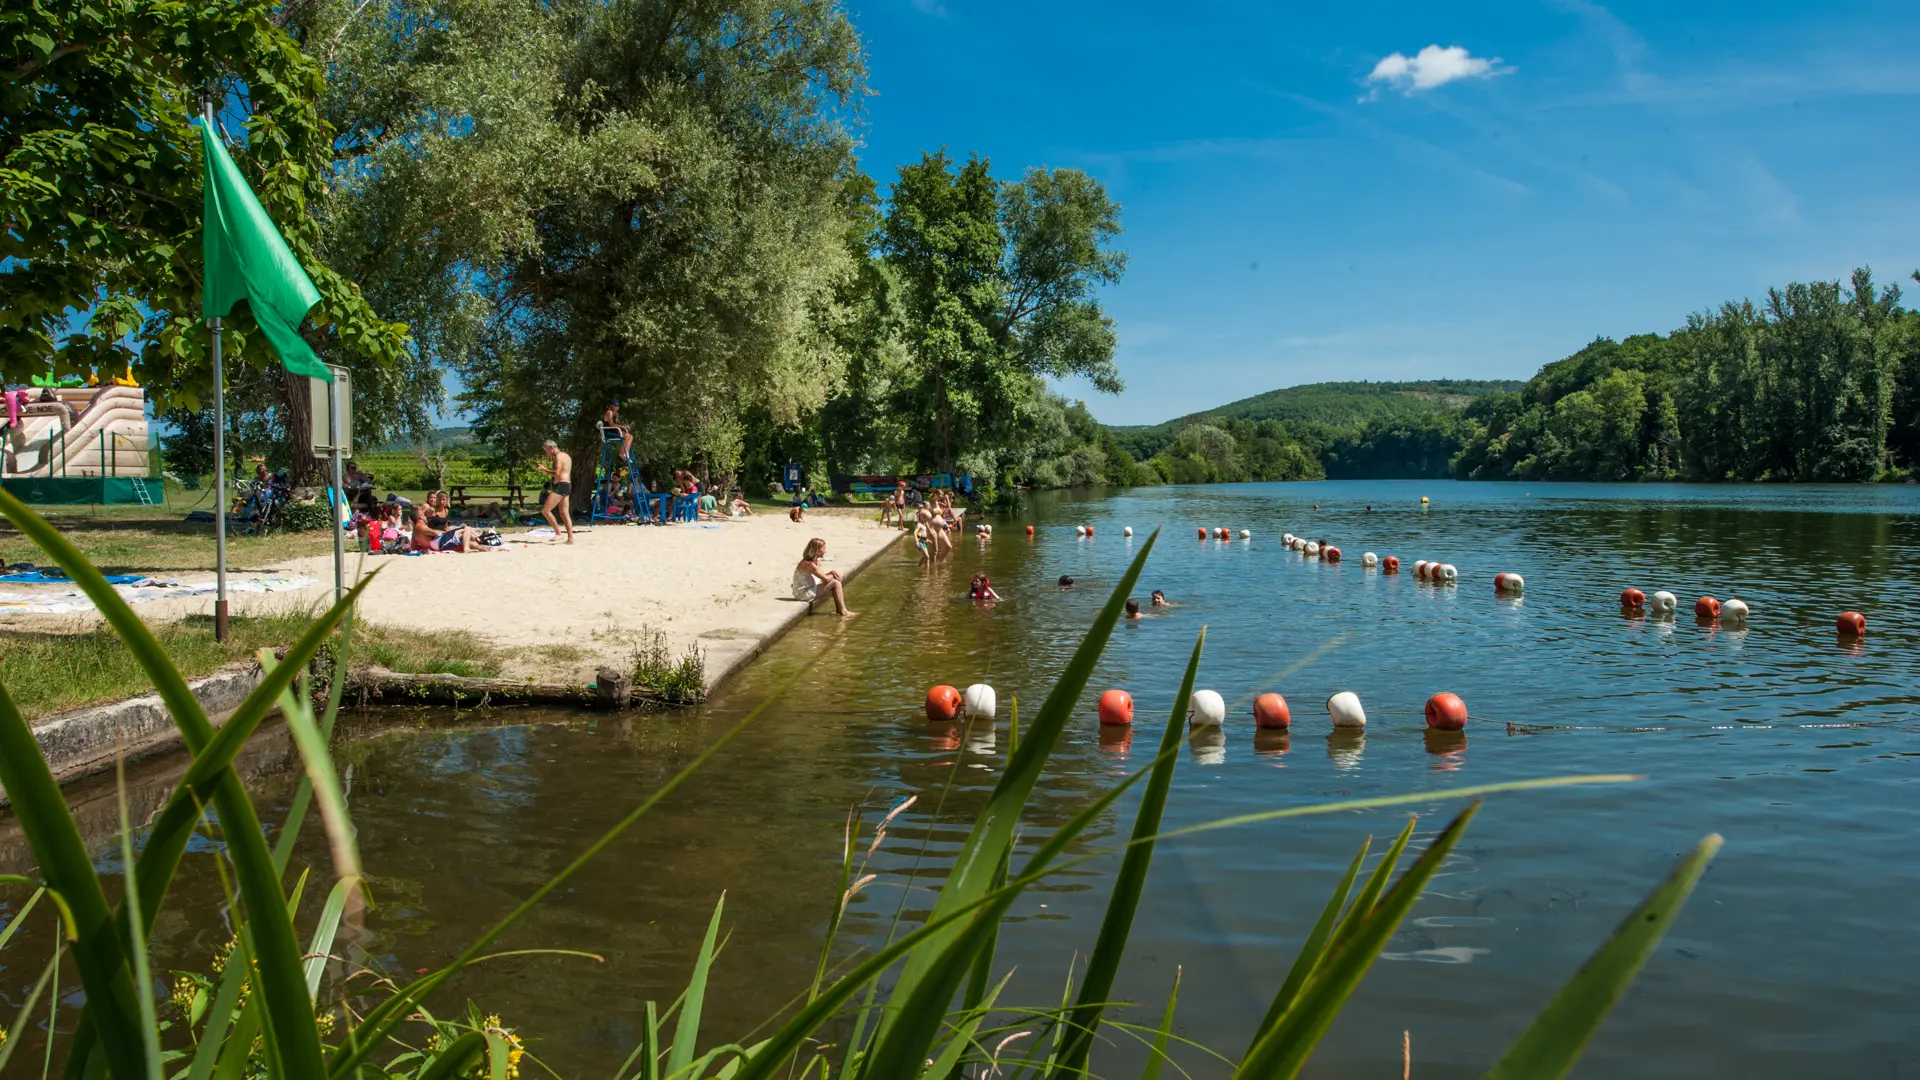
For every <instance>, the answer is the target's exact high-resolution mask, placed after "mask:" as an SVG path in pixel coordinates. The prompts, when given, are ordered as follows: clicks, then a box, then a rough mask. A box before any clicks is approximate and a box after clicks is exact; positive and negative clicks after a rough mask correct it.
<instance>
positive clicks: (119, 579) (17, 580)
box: [0, 570, 147, 585]
mask: <svg viewBox="0 0 1920 1080" xmlns="http://www.w3.org/2000/svg"><path fill="white" fill-rule="evenodd" d="M106 578H107V584H109V585H131V584H133V583H134V582H136V581H146V580H147V578H146V577H145V576H143V575H141V574H108V575H106ZM0 582H5V583H6V584H8V585H71V584H72V583H73V579H72V578H70V577H68V576H67V575H65V574H63V573H61V572H60V571H58V570H28V571H23V572H21V573H17V574H7V575H5V576H0Z"/></svg>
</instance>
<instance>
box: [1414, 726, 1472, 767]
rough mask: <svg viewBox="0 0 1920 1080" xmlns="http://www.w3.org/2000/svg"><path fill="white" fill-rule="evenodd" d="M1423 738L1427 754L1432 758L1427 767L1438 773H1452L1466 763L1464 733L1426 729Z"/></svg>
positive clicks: (1465, 736)
mask: <svg viewBox="0 0 1920 1080" xmlns="http://www.w3.org/2000/svg"><path fill="white" fill-rule="evenodd" d="M1423 737H1424V738H1425V739H1426V743H1427V753H1428V754H1429V755H1431V756H1432V757H1433V758H1434V760H1433V761H1431V762H1428V767H1430V768H1432V769H1434V770H1436V771H1438V772H1453V771H1454V770H1456V769H1458V768H1460V766H1462V765H1464V764H1466V763H1467V733H1466V732H1464V731H1438V730H1435V729H1433V728H1428V729H1427V730H1426V732H1425V733H1424V735H1423Z"/></svg>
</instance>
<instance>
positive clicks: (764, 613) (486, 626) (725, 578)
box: [8, 510, 912, 685]
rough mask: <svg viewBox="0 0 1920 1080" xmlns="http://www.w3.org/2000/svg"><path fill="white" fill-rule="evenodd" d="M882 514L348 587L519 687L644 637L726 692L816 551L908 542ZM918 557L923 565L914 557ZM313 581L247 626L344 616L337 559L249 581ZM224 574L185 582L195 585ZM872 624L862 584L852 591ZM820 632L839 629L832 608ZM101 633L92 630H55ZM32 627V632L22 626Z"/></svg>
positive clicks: (664, 532)
mask: <svg viewBox="0 0 1920 1080" xmlns="http://www.w3.org/2000/svg"><path fill="white" fill-rule="evenodd" d="M870 515H871V511H865V510H860V511H852V510H849V511H843V512H822V511H815V512H813V513H811V514H809V515H808V518H807V521H806V522H805V523H804V524H795V523H793V522H790V521H788V520H787V519H786V515H784V514H780V513H771V514H769V513H762V514H760V515H759V516H756V517H753V518H748V519H744V520H740V521H726V522H706V523H702V524H701V525H693V524H679V525H666V526H629V525H600V526H597V527H595V528H594V529H593V530H592V531H591V532H589V531H585V530H576V532H575V542H574V544H573V546H571V547H568V546H566V545H564V544H562V543H559V542H557V541H531V542H526V543H520V542H518V541H520V540H522V539H524V537H525V536H526V531H525V530H513V531H510V532H507V533H506V534H505V535H506V537H507V540H508V542H509V543H508V546H507V547H506V548H505V549H502V550H496V551H488V552H482V553H478V554H435V555H421V556H398V555H378V556H368V557H366V558H365V559H364V560H362V559H361V558H360V556H359V555H357V554H356V553H354V552H353V551H351V550H350V551H349V552H348V555H347V573H348V582H347V583H348V585H349V586H351V585H352V584H353V583H354V581H355V580H356V579H355V578H354V577H353V574H354V571H355V569H356V568H357V567H364V569H365V570H366V571H368V572H373V571H378V577H377V578H376V579H375V580H374V582H373V584H372V585H370V586H369V587H368V589H367V592H366V594H365V595H364V596H363V597H362V598H361V604H360V615H361V618H362V619H364V620H365V621H367V622H370V623H376V624H385V625H391V626H402V627H414V628H419V629H446V628H460V629H465V630H471V631H474V632H476V633H478V634H481V635H484V636H485V637H486V638H488V639H489V640H491V641H493V642H494V643H496V644H498V645H501V646H506V647H510V648H515V647H517V649H516V653H515V659H514V661H513V664H512V667H513V672H512V673H513V674H515V675H521V676H528V677H533V678H538V679H541V680H550V681H572V682H590V681H592V676H593V670H594V668H595V667H596V666H598V665H599V664H601V663H609V664H612V665H613V666H615V667H619V668H621V669H625V668H626V667H627V666H628V665H629V664H630V663H631V660H632V655H633V644H634V642H635V640H636V638H637V636H638V635H639V634H640V633H642V632H644V631H648V630H657V631H659V632H661V633H663V634H665V635H666V636H667V640H668V643H669V646H670V648H671V649H672V650H673V654H674V655H675V656H678V655H679V654H680V653H681V652H683V651H684V650H685V648H686V647H687V646H688V645H698V646H699V647H700V648H701V649H702V650H704V651H705V653H706V657H707V661H706V670H707V679H708V682H709V684H710V685H711V684H714V683H717V682H718V681H719V680H720V679H722V678H724V677H725V675H726V674H728V673H729V672H730V671H731V670H732V669H733V668H735V667H736V666H738V665H739V664H741V663H744V662H745V661H746V660H748V659H750V658H752V657H753V656H754V655H756V654H757V653H758V652H759V650H760V649H761V648H762V647H764V646H765V644H766V643H767V642H768V641H770V640H772V639H773V638H774V637H776V636H778V635H779V633H780V632H781V631H783V630H785V629H786V628H787V626H788V625H789V624H790V623H791V622H792V621H793V620H794V619H796V618H800V617H802V616H804V615H805V613H806V610H807V605H805V604H804V603H800V602H796V601H793V600H791V599H788V597H790V596H791V592H790V585H791V582H792V580H793V569H794V565H795V564H796V563H797V562H799V561H800V552H801V549H802V548H804V547H805V546H806V542H807V540H808V539H809V538H811V537H815V536H818V537H821V538H822V539H824V540H826V542H827V557H826V559H825V560H824V564H825V565H826V566H827V567H828V568H830V569H838V570H839V571H840V572H841V574H842V575H844V576H848V577H851V575H852V573H853V571H855V570H857V569H858V568H860V567H861V566H863V565H865V564H866V563H868V562H869V561H871V560H872V559H873V558H874V557H876V556H878V555H879V554H880V553H881V551H882V550H883V549H884V548H886V546H887V545H888V544H889V543H891V542H892V541H894V540H895V539H898V538H899V537H900V536H901V535H902V534H901V532H900V530H899V529H895V528H889V527H885V526H882V525H880V524H879V523H878V522H877V521H875V520H873V519H872V517H871V516H870ZM906 550H907V551H908V552H911V551H912V548H911V547H909V548H907V549H906ZM282 575H302V576H306V577H310V578H313V579H315V581H316V584H315V585H313V586H312V587H310V588H307V589H301V590H298V591H294V592H285V593H236V594H233V595H232V596H231V597H230V599H229V606H230V608H231V610H232V611H233V613H234V614H245V613H247V612H250V611H270V610H285V609H288V608H311V607H316V606H324V605H325V604H327V603H329V602H331V599H332V594H333V592H332V590H333V557H332V556H331V555H326V556H320V557H315V558H300V559H289V560H286V561H285V562H282V563H277V564H275V565H274V566H273V567H271V568H269V569H264V570H259V569H255V570H249V571H248V573H247V575H246V576H249V577H271V576H282ZM211 577H212V575H211V574H193V575H181V579H182V580H184V581H197V580H201V579H203V578H206V579H210V578H211ZM847 595H848V599H849V601H850V603H851V606H852V607H853V609H854V610H855V611H858V610H860V601H861V595H860V587H859V583H858V582H857V581H855V582H850V583H849V585H848V588H847ZM134 611H136V612H137V613H138V614H139V615H140V617H141V618H142V619H145V620H147V621H148V622H158V621H164V620H167V619H177V618H181V617H183V616H185V615H188V614H211V613H212V611H213V597H211V596H196V597H183V598H181V599H178V600H155V601H151V602H148V603H144V604H141V605H139V606H137V607H135V608H134ZM814 617H815V618H828V619H831V618H833V617H834V614H833V603H832V601H831V600H830V599H824V600H822V601H821V602H820V603H819V604H818V605H817V613H816V614H815V616H814ZM56 618H58V619H66V620H76V619H78V620H97V619H98V618H99V616H98V615H97V614H89V615H84V616H38V617H34V621H35V622H36V623H38V624H39V625H41V626H45V625H46V624H45V623H43V622H40V620H43V619H49V620H50V619H56ZM8 625H9V626H15V627H22V628H24V627H25V626H26V625H27V619H26V618H21V619H9V620H8ZM550 645H567V646H573V647H575V648H576V649H584V650H587V652H588V653H589V654H590V655H587V656H586V657H585V658H581V657H580V656H578V655H569V657H568V658H567V659H565V660H561V661H543V658H542V656H541V653H540V651H539V650H540V648H541V647H543V646H550Z"/></svg>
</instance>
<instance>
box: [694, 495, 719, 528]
mask: <svg viewBox="0 0 1920 1080" xmlns="http://www.w3.org/2000/svg"><path fill="white" fill-rule="evenodd" d="M696 505H698V507H699V511H698V512H699V515H700V516H701V517H703V518H706V519H707V520H708V521H719V520H721V519H722V518H723V517H724V516H725V515H723V514H721V513H720V500H719V499H716V498H714V497H713V492H711V491H709V492H706V493H705V494H702V495H701V496H700V501H699V503H698V504H696Z"/></svg>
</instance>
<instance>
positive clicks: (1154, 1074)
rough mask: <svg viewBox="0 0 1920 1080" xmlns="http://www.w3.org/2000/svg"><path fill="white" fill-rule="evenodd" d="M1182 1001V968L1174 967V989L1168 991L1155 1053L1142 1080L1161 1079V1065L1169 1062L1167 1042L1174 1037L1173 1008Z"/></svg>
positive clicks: (1154, 1045)
mask: <svg viewBox="0 0 1920 1080" xmlns="http://www.w3.org/2000/svg"><path fill="white" fill-rule="evenodd" d="M1179 1002H1180V968H1178V967H1175V968H1174V969H1173V989H1171V990H1169V991H1167V1007H1166V1009H1165V1010H1163V1011H1162V1012H1161V1013H1160V1030H1159V1031H1158V1032H1157V1033H1156V1034H1155V1035H1154V1037H1153V1053H1152V1056H1151V1057H1149V1058H1147V1067H1146V1068H1145V1069H1143V1070H1141V1072H1140V1080H1160V1066H1162V1065H1164V1064H1166V1062H1167V1044H1168V1043H1169V1042H1171V1041H1172V1039H1173V1010H1174V1007H1175V1006H1176V1005H1178V1004H1179Z"/></svg>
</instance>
